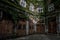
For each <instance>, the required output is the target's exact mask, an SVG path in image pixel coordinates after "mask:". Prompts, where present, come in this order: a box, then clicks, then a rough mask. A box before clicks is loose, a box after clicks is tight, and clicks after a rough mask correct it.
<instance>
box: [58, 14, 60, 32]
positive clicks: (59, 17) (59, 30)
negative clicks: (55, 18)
mask: <svg viewBox="0 0 60 40" xmlns="http://www.w3.org/2000/svg"><path fill="white" fill-rule="evenodd" d="M58 25H59V27H58V28H59V33H60V14H59V24H58Z"/></svg>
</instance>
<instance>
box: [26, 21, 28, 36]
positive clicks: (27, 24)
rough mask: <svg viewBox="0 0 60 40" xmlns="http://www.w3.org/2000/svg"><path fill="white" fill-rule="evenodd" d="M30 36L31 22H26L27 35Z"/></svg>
mask: <svg viewBox="0 0 60 40" xmlns="http://www.w3.org/2000/svg"><path fill="white" fill-rule="evenodd" d="M28 34H29V21H26V35H28Z"/></svg>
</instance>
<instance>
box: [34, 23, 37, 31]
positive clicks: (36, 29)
mask: <svg viewBox="0 0 60 40" xmlns="http://www.w3.org/2000/svg"><path fill="white" fill-rule="evenodd" d="M36 30H37V29H36V23H34V32H36Z"/></svg>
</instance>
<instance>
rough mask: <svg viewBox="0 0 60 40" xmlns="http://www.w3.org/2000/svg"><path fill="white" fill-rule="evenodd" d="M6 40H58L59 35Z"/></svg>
mask: <svg viewBox="0 0 60 40" xmlns="http://www.w3.org/2000/svg"><path fill="white" fill-rule="evenodd" d="M7 40H60V36H59V35H45V34H34V35H29V36H25V37H19V38H15V39H7Z"/></svg>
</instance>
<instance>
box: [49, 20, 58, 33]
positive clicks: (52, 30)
mask: <svg viewBox="0 0 60 40" xmlns="http://www.w3.org/2000/svg"><path fill="white" fill-rule="evenodd" d="M48 33H57V24H56V21H51V22H49V26H48Z"/></svg>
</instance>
